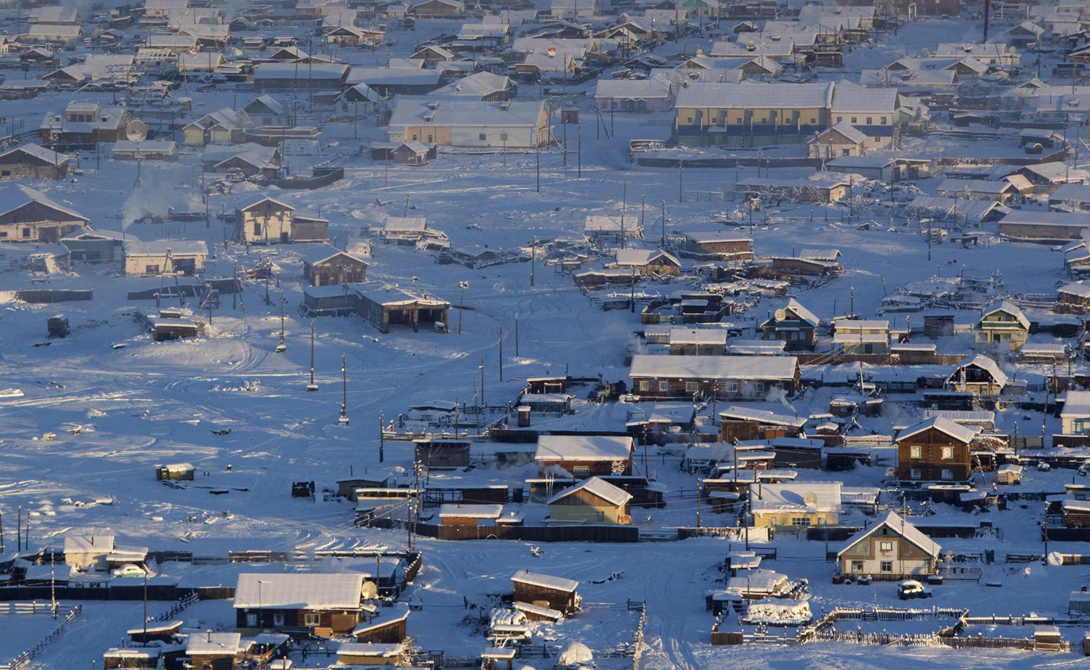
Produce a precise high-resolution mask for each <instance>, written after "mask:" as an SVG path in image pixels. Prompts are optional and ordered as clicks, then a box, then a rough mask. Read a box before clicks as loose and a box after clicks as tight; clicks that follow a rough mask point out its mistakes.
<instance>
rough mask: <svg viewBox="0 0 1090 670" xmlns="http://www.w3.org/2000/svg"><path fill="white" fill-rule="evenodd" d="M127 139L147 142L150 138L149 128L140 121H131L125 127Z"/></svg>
mask: <svg viewBox="0 0 1090 670" xmlns="http://www.w3.org/2000/svg"><path fill="white" fill-rule="evenodd" d="M125 137H127V138H128V139H129V140H131V141H133V142H140V141H141V140H145V139H147V137H148V127H147V125H145V124H144V122H143V121H140V120H139V119H137V120H135V121H129V124H128V125H127V126H125Z"/></svg>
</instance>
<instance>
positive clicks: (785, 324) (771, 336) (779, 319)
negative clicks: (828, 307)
mask: <svg viewBox="0 0 1090 670" xmlns="http://www.w3.org/2000/svg"><path fill="white" fill-rule="evenodd" d="M820 323H821V319H819V318H817V316H815V315H814V313H813V312H811V311H810V310H808V309H806V308H805V307H803V306H802V304H800V303H799V302H798V301H797V300H795V299H794V298H791V299H790V300H788V301H787V304H786V305H785V306H784V307H783V308H782V309H777V310H776V311H775V312H774V313H773V315H772V318H770V319H768V320H766V321H765V322H764V323H762V324H761V325H760V329H761V338H762V339H765V340H783V341H784V342H786V343H787V348H788V349H789V350H791V351H797V350H799V349H813V348H814V344H815V343H816V341H817V336H816V333H817V327H818V324H820Z"/></svg>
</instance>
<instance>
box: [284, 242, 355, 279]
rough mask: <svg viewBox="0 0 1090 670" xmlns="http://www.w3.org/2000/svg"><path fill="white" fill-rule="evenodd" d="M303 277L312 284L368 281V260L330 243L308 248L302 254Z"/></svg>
mask: <svg viewBox="0 0 1090 670" xmlns="http://www.w3.org/2000/svg"><path fill="white" fill-rule="evenodd" d="M300 255H301V256H302V260H303V277H304V278H305V279H306V280H307V281H308V282H310V285H311V286H331V285H334V284H347V283H360V282H364V281H367V262H366V261H364V260H363V259H362V258H359V257H357V256H353V255H352V254H350V253H348V252H346V251H341V250H340V249H337V248H336V247H334V246H332V245H329V244H322V245H319V246H316V247H313V248H311V249H307V250H306V251H304V252H303V253H302V254H300Z"/></svg>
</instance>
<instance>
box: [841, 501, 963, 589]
mask: <svg viewBox="0 0 1090 670" xmlns="http://www.w3.org/2000/svg"><path fill="white" fill-rule="evenodd" d="M941 549H942V548H941V547H940V546H939V545H938V543H936V542H935V541H934V540H932V539H931V538H929V537H927V536H926V535H924V534H923V533H921V532H920V531H919V530H918V529H917V528H916V527H915V526H913V525H912V524H911V523H909V522H907V521H905V520H904V519H903V518H902V517H900V516H899V515H898V514H897V513H895V512H892V511H890V512H886V513H884V514H883V515H882V516H881V517H879V518H878V519H875V520H874V522H873V525H871V526H870V527H869V528H866V529H864V530H861V531H859V532H858V533H856V534H855V535H853V536H851V537H850V538H848V540H847V541H846V542H845V543H844V546H843V547H842V548H841V549H840V550H839V551H838V552H837V553H836V560H837V568H838V572H839V573H840V575H841V576H843V577H851V578H853V579H858V578H859V577H869V578H871V579H881V580H890V581H893V580H901V579H906V578H910V577H921V576H927V575H933V574H935V573H936V571H937V569H938V563H939V556H940V552H941Z"/></svg>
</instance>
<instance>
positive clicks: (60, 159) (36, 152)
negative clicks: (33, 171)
mask: <svg viewBox="0 0 1090 670" xmlns="http://www.w3.org/2000/svg"><path fill="white" fill-rule="evenodd" d="M15 154H26V155H28V156H33V157H34V158H37V159H38V160H40V161H42V162H45V163H52V164H57V165H59V164H62V163H66V162H68V161H69V160H71V156H68V155H67V154H62V153H58V152H56V151H53V150H52V149H46V148H45V147H43V146H39V145H37V144H24V145H22V146H18V147H15V148H13V149H8V150H7V151H5V152H4V153H0V163H2V162H4V159H5V158H7V157H9V156H13V155H15Z"/></svg>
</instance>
